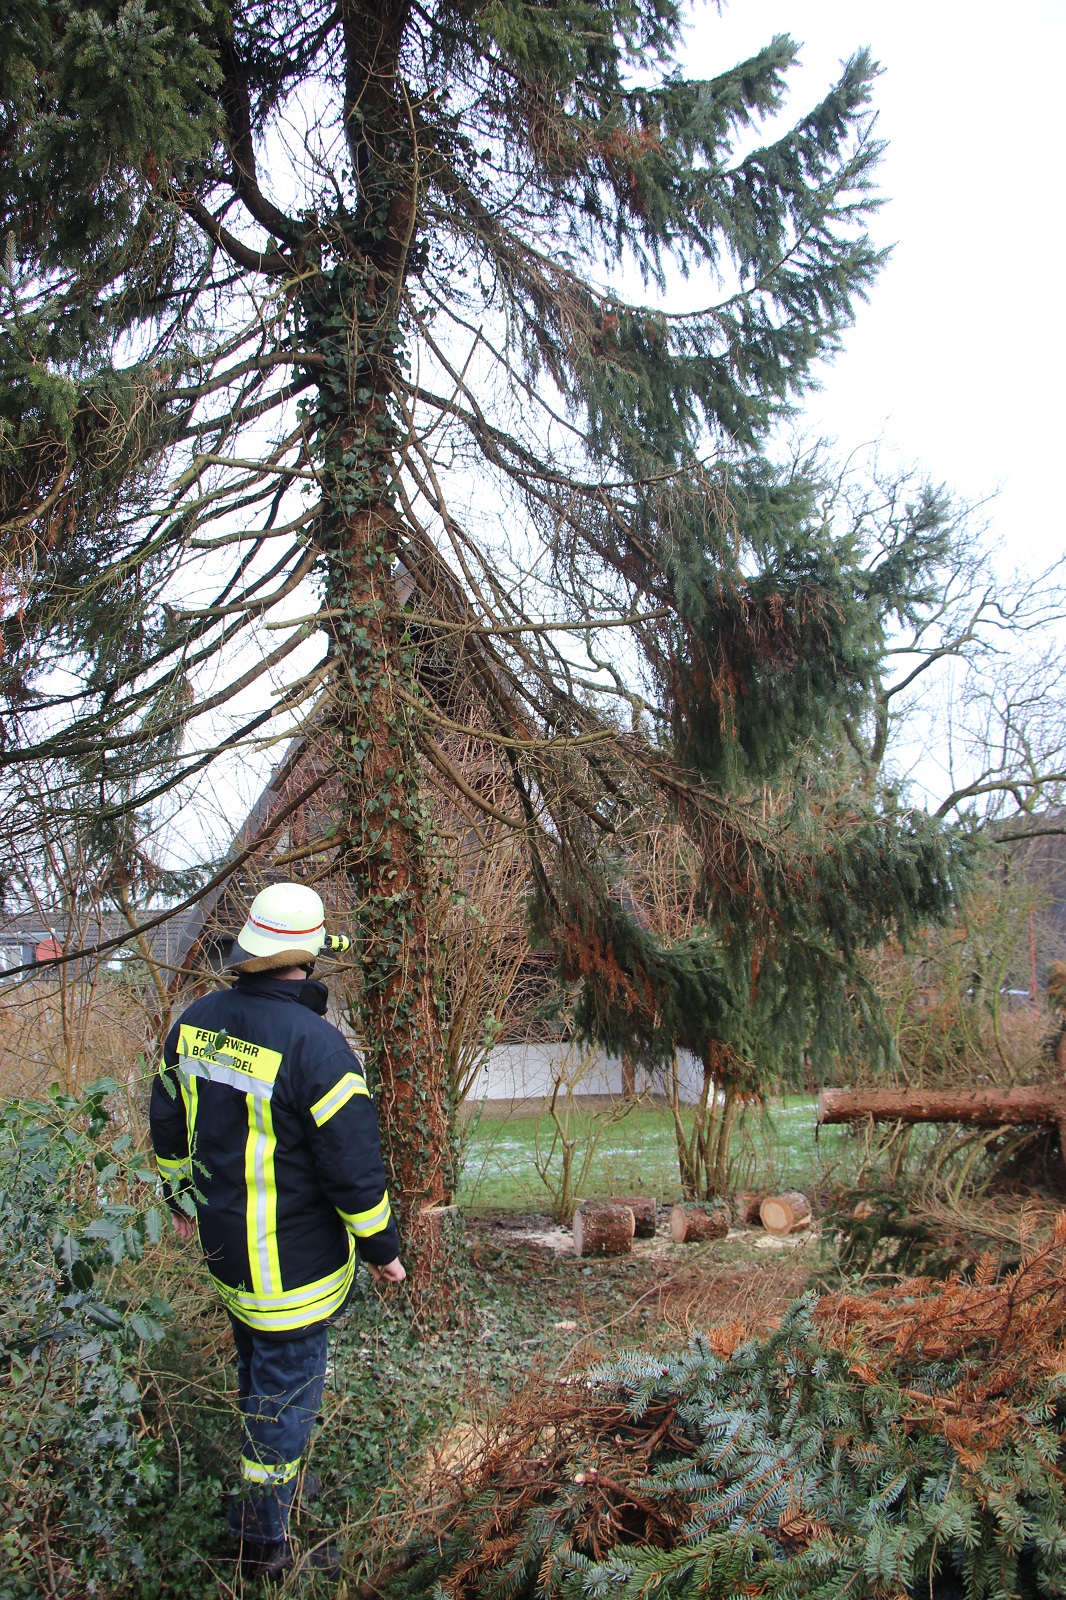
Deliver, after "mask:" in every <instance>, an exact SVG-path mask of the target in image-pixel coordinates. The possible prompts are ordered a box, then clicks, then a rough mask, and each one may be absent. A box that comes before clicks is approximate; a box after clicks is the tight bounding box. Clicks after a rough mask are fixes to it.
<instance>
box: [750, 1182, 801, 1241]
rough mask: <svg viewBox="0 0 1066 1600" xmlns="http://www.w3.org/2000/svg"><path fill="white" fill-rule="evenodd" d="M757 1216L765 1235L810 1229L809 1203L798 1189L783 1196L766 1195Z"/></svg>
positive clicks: (791, 1190)
mask: <svg viewBox="0 0 1066 1600" xmlns="http://www.w3.org/2000/svg"><path fill="white" fill-rule="evenodd" d="M759 1215H760V1217H761V1218H762V1225H763V1227H764V1228H765V1229H766V1231H767V1233H776V1234H779V1235H784V1234H786V1233H795V1232H796V1230H797V1229H798V1228H808V1227H810V1222H811V1203H810V1201H809V1200H808V1199H807V1196H806V1195H805V1194H800V1192H799V1190H798V1189H789V1190H788V1191H787V1193H785V1194H768V1195H767V1196H766V1199H765V1200H764V1201H763V1203H762V1205H761V1206H760V1207H759Z"/></svg>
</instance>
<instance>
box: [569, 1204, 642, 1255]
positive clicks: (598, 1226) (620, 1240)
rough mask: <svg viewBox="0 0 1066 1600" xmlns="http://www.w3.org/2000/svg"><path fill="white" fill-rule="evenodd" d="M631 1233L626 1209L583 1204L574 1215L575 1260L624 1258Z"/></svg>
mask: <svg viewBox="0 0 1066 1600" xmlns="http://www.w3.org/2000/svg"><path fill="white" fill-rule="evenodd" d="M635 1229H636V1224H635V1222H634V1219H633V1213H632V1211H631V1210H630V1208H629V1206H628V1205H618V1204H616V1203H615V1202H613V1201H611V1202H609V1203H608V1204H606V1205H598V1204H596V1203H594V1202H592V1203H590V1202H588V1201H586V1202H585V1203H584V1204H583V1205H580V1206H579V1207H578V1208H577V1210H576V1211H575V1212H574V1250H575V1251H576V1253H577V1254H578V1255H579V1256H626V1255H628V1254H629V1252H630V1251H631V1250H632V1248H633V1234H634V1232H635Z"/></svg>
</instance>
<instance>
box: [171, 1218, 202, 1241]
mask: <svg viewBox="0 0 1066 1600" xmlns="http://www.w3.org/2000/svg"><path fill="white" fill-rule="evenodd" d="M170 1220H171V1221H172V1222H173V1224H174V1232H175V1233H176V1234H177V1236H178V1238H179V1239H195V1238H196V1224H195V1222H194V1221H193V1220H192V1218H191V1217H187V1216H186V1215H185V1213H184V1211H172V1212H171V1213H170Z"/></svg>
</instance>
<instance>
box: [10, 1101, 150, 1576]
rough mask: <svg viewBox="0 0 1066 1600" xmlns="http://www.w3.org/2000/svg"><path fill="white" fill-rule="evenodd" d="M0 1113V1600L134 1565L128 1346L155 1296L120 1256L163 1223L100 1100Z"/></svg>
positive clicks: (137, 1471) (145, 1438) (136, 1402)
mask: <svg viewBox="0 0 1066 1600" xmlns="http://www.w3.org/2000/svg"><path fill="white" fill-rule="evenodd" d="M114 1087H115V1086H114V1085H113V1084H111V1083H110V1082H108V1081H106V1080H105V1081H103V1082H100V1083H98V1084H96V1085H94V1087H93V1088H92V1090H91V1091H90V1092H89V1094H88V1095H87V1096H86V1097H85V1098H84V1099H81V1100H76V1099H74V1098H72V1097H70V1096H66V1095H59V1094H56V1095H54V1096H53V1097H52V1099H50V1100H49V1101H47V1102H37V1101H14V1102H10V1103H8V1104H7V1105H6V1106H5V1107H4V1109H3V1110H2V1112H0V1273H2V1277H0V1408H2V1411H0V1414H2V1423H0V1600H21V1597H23V1596H31V1595H33V1596H36V1595H39V1594H41V1593H42V1592H45V1593H53V1594H59V1593H62V1594H66V1593H79V1594H101V1595H108V1594H110V1593H112V1592H113V1591H114V1590H115V1589H117V1587H118V1586H119V1583H120V1581H121V1583H122V1584H126V1583H127V1582H128V1581H129V1579H130V1577H131V1575H132V1574H135V1573H136V1572H137V1571H138V1569H139V1568H141V1567H143V1564H144V1551H143V1549H142V1546H141V1544H140V1542H139V1541H138V1540H137V1538H136V1537H135V1536H134V1535H133V1534H132V1533H131V1532H130V1527H129V1518H130V1510H131V1508H132V1507H133V1506H134V1505H135V1504H136V1502H137V1501H138V1500H139V1499H142V1498H144V1497H145V1496H146V1495H147V1496H150V1495H152V1494H153V1493H154V1492H155V1491H156V1490H157V1489H158V1488H159V1486H160V1479H161V1475H162V1473H163V1468H162V1465H161V1463H160V1461H159V1445H158V1442H157V1441H156V1440H155V1439H153V1438H152V1437H151V1436H150V1435H149V1434H148V1433H146V1430H145V1429H144V1427H143V1426H142V1419H141V1416H140V1410H141V1383H140V1381H139V1380H140V1373H141V1368H142V1347H143V1345H144V1343H145V1342H146V1341H147V1342H149V1343H151V1342H154V1341H157V1340H159V1339H160V1338H161V1337H162V1335H163V1332H164V1326H163V1319H164V1318H165V1317H166V1316H167V1315H168V1313H169V1307H168V1306H167V1304H166V1303H165V1302H164V1301H162V1300H159V1299H155V1298H152V1297H147V1298H146V1299H143V1300H138V1299H133V1300H130V1299H127V1298H125V1292H128V1283H127V1277H128V1275H127V1274H126V1273H124V1271H123V1268H124V1266H125V1264H126V1263H128V1262H130V1261H137V1260H139V1258H140V1256H141V1254H142V1252H143V1250H144V1247H145V1244H146V1243H147V1242H151V1241H153V1240H155V1241H157V1240H158V1239H159V1237H160V1235H161V1232H162V1228H163V1224H164V1211H163V1208H162V1207H161V1206H160V1205H159V1204H158V1203H157V1201H156V1199H155V1189H156V1180H155V1174H154V1173H153V1172H151V1171H150V1170H149V1169H148V1168H147V1167H146V1166H145V1164H144V1160H143V1157H141V1156H139V1155H138V1154H137V1153H136V1152H135V1151H134V1149H133V1148H132V1143H131V1140H130V1138H129V1136H128V1135H127V1134H121V1133H120V1134H118V1136H117V1137H116V1129H115V1127H114V1125H113V1124H112V1122H111V1120H110V1118H109V1116H108V1114H107V1111H106V1110H105V1105H104V1102H105V1099H106V1097H107V1095H108V1094H109V1093H110V1092H112V1091H113V1089H114Z"/></svg>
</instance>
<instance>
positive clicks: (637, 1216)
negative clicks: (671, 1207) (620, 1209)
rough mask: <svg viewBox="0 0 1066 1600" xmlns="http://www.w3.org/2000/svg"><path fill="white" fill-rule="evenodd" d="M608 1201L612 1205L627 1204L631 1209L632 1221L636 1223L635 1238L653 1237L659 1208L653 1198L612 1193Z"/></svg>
mask: <svg viewBox="0 0 1066 1600" xmlns="http://www.w3.org/2000/svg"><path fill="white" fill-rule="evenodd" d="M609 1203H610V1204H611V1205H612V1206H628V1207H629V1209H630V1211H632V1213H633V1221H634V1222H635V1224H636V1233H635V1234H634V1237H635V1238H637V1239H654V1238H655V1223H656V1219H657V1217H658V1213H659V1208H658V1206H657V1204H656V1203H655V1201H654V1199H651V1198H649V1197H648V1196H647V1195H625V1196H620V1197H618V1198H615V1197H614V1196H613V1195H612V1197H611V1200H610V1202H609Z"/></svg>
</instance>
